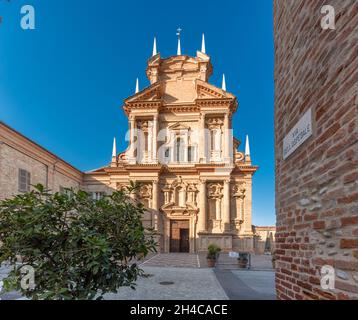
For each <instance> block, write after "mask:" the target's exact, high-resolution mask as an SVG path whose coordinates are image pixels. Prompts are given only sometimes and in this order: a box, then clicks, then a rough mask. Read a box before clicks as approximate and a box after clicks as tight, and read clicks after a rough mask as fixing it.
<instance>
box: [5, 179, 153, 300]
mask: <svg viewBox="0 0 358 320" xmlns="http://www.w3.org/2000/svg"><path fill="white" fill-rule="evenodd" d="M134 189H135V186H134V185H133V184H132V186H131V187H130V188H128V190H121V191H115V192H114V193H113V194H112V195H110V196H105V197H104V198H102V199H101V200H98V201H95V200H92V199H91V198H90V197H89V195H88V194H87V193H86V192H84V191H78V192H72V194H71V195H70V196H69V195H64V194H60V193H55V194H50V193H49V191H48V190H45V189H44V187H43V186H42V185H37V186H35V190H33V191H31V192H28V193H25V194H21V195H17V196H16V197H14V198H12V199H8V200H4V201H2V202H0V263H2V262H9V263H11V264H12V265H13V266H14V268H13V270H12V271H11V272H10V274H9V276H8V277H7V278H6V279H4V287H5V289H6V290H19V291H21V293H22V294H23V295H25V296H26V297H28V298H31V299H94V298H97V299H101V298H103V295H104V294H105V293H107V292H116V291H117V290H118V288H119V287H120V286H131V287H133V288H134V284H135V281H136V280H137V277H138V276H139V275H141V274H142V273H143V271H142V270H141V269H140V268H139V267H138V265H137V264H136V263H134V261H135V260H134V259H140V258H142V257H144V256H146V255H147V254H148V252H150V251H155V242H154V239H153V230H152V229H144V227H143V225H142V222H141V217H142V215H143V213H144V211H145V208H144V207H143V205H142V204H140V203H139V202H133V201H132V200H130V198H129V193H130V192H133V191H134ZM25 265H30V266H31V267H33V268H34V271H35V288H34V289H32V290H26V289H23V288H21V285H20V280H21V277H22V275H21V271H20V269H21V267H22V266H25Z"/></svg>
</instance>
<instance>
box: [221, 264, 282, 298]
mask: <svg viewBox="0 0 358 320" xmlns="http://www.w3.org/2000/svg"><path fill="white" fill-rule="evenodd" d="M215 275H216V277H217V279H218V281H219V282H220V284H221V286H222V287H223V288H224V290H225V292H226V294H227V296H228V297H229V299H230V300H275V299H276V292H275V272H273V271H251V270H225V269H215Z"/></svg>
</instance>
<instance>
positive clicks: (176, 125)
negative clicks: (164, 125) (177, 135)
mask: <svg viewBox="0 0 358 320" xmlns="http://www.w3.org/2000/svg"><path fill="white" fill-rule="evenodd" d="M168 129H170V130H189V129H190V127H188V126H187V125H186V124H184V123H182V122H176V123H174V124H172V125H171V126H169V127H168Z"/></svg>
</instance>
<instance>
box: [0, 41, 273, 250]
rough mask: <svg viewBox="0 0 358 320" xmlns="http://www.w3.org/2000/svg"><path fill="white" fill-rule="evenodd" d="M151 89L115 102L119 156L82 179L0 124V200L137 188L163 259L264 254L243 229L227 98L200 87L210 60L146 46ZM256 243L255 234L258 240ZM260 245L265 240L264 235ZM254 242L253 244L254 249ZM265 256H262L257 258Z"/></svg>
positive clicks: (248, 188)
mask: <svg viewBox="0 0 358 320" xmlns="http://www.w3.org/2000/svg"><path fill="white" fill-rule="evenodd" d="M146 73H147V76H148V79H149V80H150V85H149V86H148V87H147V88H144V89H143V90H141V91H140V90H139V86H138V84H137V88H136V93H135V94H134V95H133V96H131V97H129V98H127V99H126V100H125V101H124V105H123V109H124V111H125V114H126V115H127V116H128V120H129V128H130V130H129V133H128V138H129V139H128V140H129V146H128V149H127V150H125V151H124V152H121V153H117V151H116V144H115V141H114V144H113V151H112V161H111V162H110V163H109V164H108V165H107V166H105V167H102V168H100V169H97V170H93V171H90V172H86V173H82V172H80V171H78V170H77V169H75V168H74V167H72V166H71V165H69V164H68V163H66V162H65V161H63V160H61V159H59V158H58V157H56V156H55V155H53V154H52V153H50V152H48V151H47V150H45V149H43V148H42V147H40V146H39V145H37V144H36V143H34V142H32V141H31V140H29V139H27V138H25V137H24V136H22V135H21V134H19V133H18V132H17V131H15V130H13V129H11V128H10V127H8V126H6V125H5V124H3V123H2V124H1V125H0V141H1V145H0V155H1V157H0V167H1V175H0V183H1V184H0V196H1V198H8V197H11V196H13V195H15V194H17V193H21V192H26V191H29V190H30V189H31V188H32V187H31V185H35V184H37V183H41V184H43V185H44V186H46V187H47V188H49V189H51V190H52V191H54V192H57V191H65V190H66V188H74V189H79V188H81V189H83V190H86V191H88V192H89V193H90V194H91V196H92V197H93V198H94V199H99V198H101V197H102V196H103V195H105V194H110V193H112V192H113V191H114V190H119V189H121V188H125V187H127V186H129V184H130V182H131V181H132V182H136V183H139V184H140V187H139V189H138V192H137V193H135V194H133V195H132V196H133V197H134V198H135V199H137V200H138V201H141V202H143V204H144V205H145V206H146V207H147V208H148V210H147V212H146V213H145V216H144V217H143V222H144V225H145V226H146V227H153V228H154V229H155V230H156V232H157V242H158V245H159V250H160V251H162V252H198V251H206V250H207V247H208V245H209V244H211V243H216V244H218V245H219V246H220V247H221V248H222V250H224V251H231V250H237V251H239V250H240V251H250V252H254V251H257V250H261V249H262V250H263V251H264V250H265V247H262V244H260V242H262V241H265V243H266V238H265V240H262V237H260V235H261V234H260V235H259V234H255V228H254V227H253V226H252V176H253V174H254V173H255V171H256V170H257V168H258V167H257V166H254V165H252V163H251V158H250V147H249V141H248V137H247V138H246V147H245V152H240V151H238V147H239V145H240V142H239V141H238V140H237V139H235V138H234V137H233V136H232V116H233V114H234V112H236V110H237V106H238V103H237V100H236V97H235V96H234V95H233V94H231V93H229V92H227V91H226V83H225V78H224V77H223V84H222V88H218V87H215V86H213V85H211V84H209V82H208V80H209V77H210V75H211V74H212V65H211V61H210V57H209V56H208V55H207V54H206V53H205V43H204V38H203V45H202V50H201V51H198V52H197V55H196V57H189V56H186V55H182V54H181V52H180V43H179V47H178V54H177V55H175V56H171V57H169V58H165V59H164V58H162V57H161V56H160V54H159V53H157V52H156V48H155V47H154V50H153V56H152V57H151V58H150V59H149V60H148V66H147V70H146ZM261 236H262V235H261ZM264 237H265V236H264ZM260 239H261V240H260ZM266 251H267V250H266Z"/></svg>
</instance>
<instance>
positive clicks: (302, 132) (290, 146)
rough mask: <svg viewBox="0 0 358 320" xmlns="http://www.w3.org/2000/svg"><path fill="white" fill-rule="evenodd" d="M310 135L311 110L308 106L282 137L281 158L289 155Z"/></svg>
mask: <svg viewBox="0 0 358 320" xmlns="http://www.w3.org/2000/svg"><path fill="white" fill-rule="evenodd" d="M311 135H312V110H311V108H310V109H308V110H307V111H306V113H305V114H304V115H303V117H302V118H301V119H300V120H299V121H298V122H297V123H296V125H295V126H294V127H293V128H292V129H291V130H290V132H289V133H288V134H287V135H286V136H285V138H284V139H283V160H285V159H286V158H287V157H288V156H289V155H291V154H292V153H293V152H294V151H295V150H296V149H297V148H298V147H299V146H300V145H301V144H302V143H304V142H305V141H306V140H307V139H308V138H309V137H310V136H311Z"/></svg>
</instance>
